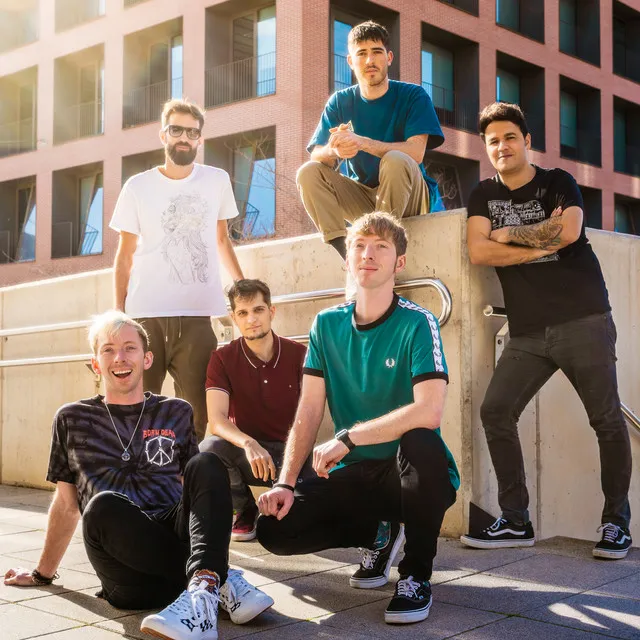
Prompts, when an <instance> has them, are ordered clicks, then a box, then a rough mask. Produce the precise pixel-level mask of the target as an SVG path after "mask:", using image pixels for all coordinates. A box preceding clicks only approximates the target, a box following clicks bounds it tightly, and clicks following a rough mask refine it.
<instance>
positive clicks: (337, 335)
mask: <svg viewBox="0 0 640 640" xmlns="http://www.w3.org/2000/svg"><path fill="white" fill-rule="evenodd" d="M347 248H348V251H347V266H348V268H349V270H350V271H351V274H352V275H353V277H354V279H355V280H356V282H357V287H358V293H357V299H356V301H355V302H348V303H345V304H342V305H339V306H337V307H333V308H331V309H327V310H325V311H322V312H321V313H320V314H319V315H318V316H317V317H316V319H315V322H314V325H313V327H312V329H311V335H310V338H309V349H308V353H307V359H306V362H305V368H304V377H303V385H302V395H301V399H300V405H299V407H298V411H297V414H296V418H295V421H294V425H293V428H292V430H291V432H290V434H289V438H288V440H287V446H286V450H285V458H284V463H283V468H282V472H281V473H280V477H279V481H278V483H276V484H275V485H274V488H273V489H271V490H270V491H269V492H267V493H265V494H263V495H262V496H261V497H260V499H259V505H258V506H259V509H260V512H261V514H263V515H262V516H261V517H260V518H258V526H257V529H258V531H257V533H258V540H259V541H260V542H261V543H262V544H263V545H264V546H265V547H266V548H267V549H268V550H270V551H271V552H273V553H275V554H279V555H290V554H303V553H313V552H317V551H320V550H323V549H329V548H336V547H361V548H362V549H363V555H362V562H361V564H360V567H359V568H358V570H357V571H356V572H355V573H354V574H353V576H352V577H351V579H350V584H351V586H352V587H356V588H362V589H367V588H374V587H379V586H381V585H384V584H385V583H386V582H387V581H388V578H389V572H390V568H391V565H392V563H393V560H394V558H395V556H396V555H397V553H398V551H399V549H400V547H401V545H402V542H403V541H404V537H405V535H406V544H405V549H404V551H405V554H404V558H403V560H402V561H401V562H400V566H399V572H400V580H399V581H398V583H397V584H396V590H395V594H394V596H393V598H392V600H391V602H390V604H389V606H388V607H387V610H386V612H385V621H386V622H390V623H404V622H417V621H419V620H424V619H425V618H426V617H427V616H428V615H429V608H430V606H431V585H430V583H429V580H430V578H431V572H432V568H433V560H434V557H435V555H436V547H437V541H438V534H439V532H440V526H441V524H442V519H443V517H444V514H445V511H446V510H447V509H448V508H449V506H451V505H452V504H453V502H454V501H455V497H456V490H457V488H458V486H459V477H458V471H457V469H456V465H455V462H454V460H453V458H452V456H451V454H450V452H449V450H448V449H447V447H446V446H445V444H444V442H443V441H442V439H441V437H440V433H439V426H440V420H441V416H442V411H443V406H444V401H445V394H446V386H447V381H448V375H447V366H446V362H445V359H444V355H443V353H442V344H441V340H440V331H439V327H438V322H437V320H436V318H435V317H434V316H433V315H432V314H431V313H429V312H428V311H426V310H425V309H422V308H421V307H419V306H418V305H416V304H414V303H412V302H409V301H408V300H405V299H403V298H400V297H398V296H397V295H395V294H394V291H393V286H394V279H395V275H396V273H398V272H400V271H402V269H403V268H404V266H405V253H406V248H407V238H406V234H405V231H404V229H403V228H402V227H401V226H400V224H399V223H398V222H397V221H396V220H395V219H394V218H393V217H391V216H390V215H388V214H386V213H371V214H367V215H365V216H363V217H362V218H360V219H358V220H357V221H356V222H355V223H354V225H353V226H352V227H350V229H349V235H348V236H347ZM325 399H327V400H328V403H329V409H330V411H331V417H332V419H333V422H334V424H335V438H333V439H332V440H330V441H329V442H326V443H324V444H322V445H320V446H318V447H316V448H315V450H313V466H314V469H315V471H316V473H317V475H318V477H317V478H313V479H306V480H304V481H303V482H300V483H297V484H296V478H297V477H298V472H299V471H300V469H301V468H302V465H303V463H304V461H305V460H306V458H307V456H308V455H309V453H310V452H311V451H312V449H313V446H314V443H315V440H316V436H317V434H318V429H319V426H320V423H321V420H322V417H323V413H324V404H325ZM294 485H295V489H294ZM400 523H403V524H400Z"/></svg>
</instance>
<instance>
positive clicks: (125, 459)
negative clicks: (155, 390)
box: [102, 396, 147, 462]
mask: <svg viewBox="0 0 640 640" xmlns="http://www.w3.org/2000/svg"><path fill="white" fill-rule="evenodd" d="M143 398H144V400H143V401H142V411H141V412H140V416H139V417H138V422H136V428H135V429H134V430H133V434H132V435H131V439H130V440H129V444H128V445H127V446H126V447H125V446H124V442H122V438H121V437H120V433H119V432H118V429H117V428H116V423H115V422H114V421H113V416H112V415H111V411H109V405H108V404H107V401H106V400H103V401H102V402H104V406H105V409H106V410H107V413H108V414H109V417H110V418H111V424H112V425H113V430H114V431H115V432H116V435H117V436H118V440H120V446H121V447H122V455H121V456H120V458H121V459H122V461H123V462H129V460H131V454H130V453H129V447H130V446H131V443H132V442H133V438H134V437H135V435H136V432H137V431H138V427H139V426H140V420H142V414H143V413H144V406H145V404H147V396H143Z"/></svg>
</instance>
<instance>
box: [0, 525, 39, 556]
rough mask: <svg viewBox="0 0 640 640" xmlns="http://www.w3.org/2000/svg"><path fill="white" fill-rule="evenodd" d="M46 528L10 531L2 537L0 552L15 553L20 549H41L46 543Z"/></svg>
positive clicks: (3, 553) (4, 553)
mask: <svg viewBox="0 0 640 640" xmlns="http://www.w3.org/2000/svg"><path fill="white" fill-rule="evenodd" d="M44 536H45V532H44V530H38V529H34V530H31V531H26V532H22V533H10V534H8V535H4V536H2V537H1V538H0V554H2V555H15V554H16V553H18V552H20V551H31V550H33V549H35V550H37V551H40V550H41V549H42V546H43V545H44Z"/></svg>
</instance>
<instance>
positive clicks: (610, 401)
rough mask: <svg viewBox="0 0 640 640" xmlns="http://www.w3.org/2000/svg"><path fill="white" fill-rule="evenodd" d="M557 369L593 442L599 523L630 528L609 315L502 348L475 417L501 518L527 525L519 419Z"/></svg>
mask: <svg viewBox="0 0 640 640" xmlns="http://www.w3.org/2000/svg"><path fill="white" fill-rule="evenodd" d="M558 369H560V370H561V371H562V372H563V373H564V374H565V375H566V376H567V378H568V379H569V381H570V382H571V384H572V385H573V387H574V389H575V390H576V391H577V392H578V395H579V396H580V399H581V400H582V404H583V405H584V408H585V409H586V412H587V415H588V416H589V423H590V424H591V426H592V428H593V430H594V431H595V432H596V436H597V438H598V445H599V447H600V466H601V482H602V492H603V493H604V498H605V502H604V510H603V512H602V522H612V523H614V524H617V525H619V526H623V527H628V526H629V520H630V518H631V511H630V508H629V499H628V493H629V485H630V482H631V446H630V443H629V432H628V429H627V425H626V424H625V421H624V416H623V415H622V411H621V409H620V398H619V397H618V383H617V377H616V327H615V324H614V323H613V318H612V317H611V313H604V314H597V315H592V316H588V317H586V318H581V319H579V320H572V321H570V322H565V323H563V324H558V325H554V326H552V327H546V329H544V330H543V331H539V332H537V333H533V334H530V335H524V336H517V337H514V338H511V340H510V341H509V343H508V344H507V346H506V348H505V350H504V352H503V354H502V357H501V358H500V360H499V362H498V365H497V366H496V370H495V372H494V374H493V377H492V378H491V382H490V383H489V388H488V389H487V393H486V395H485V398H484V402H483V404H482V408H481V410H480V414H481V418H482V424H483V426H484V429H485V434H486V437H487V443H488V445H489V451H490V453H491V459H492V461H493V466H494V468H495V471H496V476H497V479H498V491H499V494H498V499H499V503H500V508H501V509H502V516H503V517H504V518H507V519H508V520H511V521H512V522H515V523H517V524H522V523H524V522H528V521H529V512H528V506H529V494H528V492H527V486H526V483H525V473H524V463H523V460H522V449H521V448H520V440H519V439H518V419H519V418H520V414H521V413H522V411H523V410H524V408H525V406H526V405H527V404H528V403H529V401H530V400H531V399H532V398H533V396H534V395H535V394H536V393H537V392H538V391H539V390H540V388H541V387H542V386H543V385H544V383H545V382H546V381H547V380H548V379H549V378H550V377H551V376H552V374H553V373H555V372H556V371H557V370H558Z"/></svg>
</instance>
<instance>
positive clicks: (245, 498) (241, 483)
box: [200, 436, 316, 514]
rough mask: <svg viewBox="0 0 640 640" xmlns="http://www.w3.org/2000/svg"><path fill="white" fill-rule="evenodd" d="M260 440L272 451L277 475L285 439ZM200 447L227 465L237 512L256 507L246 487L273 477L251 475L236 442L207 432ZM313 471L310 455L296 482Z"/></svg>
mask: <svg viewBox="0 0 640 640" xmlns="http://www.w3.org/2000/svg"><path fill="white" fill-rule="evenodd" d="M259 444H260V446H261V447H263V448H264V449H266V450H267V451H268V452H269V454H270V455H271V458H272V460H273V464H274V465H275V467H276V478H277V477H278V474H279V473H280V469H281V468H282V458H283V456H284V447H285V443H284V442H272V441H264V440H260V441H259ZM200 451H209V452H211V453H215V454H216V455H217V456H218V457H219V458H220V460H222V462H223V463H224V465H225V467H227V471H228V472H229V482H230V483H231V499H232V501H233V508H234V509H235V511H236V513H238V514H240V513H244V512H246V511H251V510H253V511H257V506H256V501H255V499H254V497H253V494H252V493H251V489H249V487H270V486H271V485H272V484H273V482H274V481H272V480H267V481H264V480H262V479H260V478H256V477H255V476H254V475H253V471H251V465H250V464H249V461H248V460H247V456H246V455H245V452H244V449H242V448H241V447H236V445H234V444H232V443H231V442H229V441H227V440H225V439H224V438H219V437H218V436H209V437H207V438H205V439H204V440H203V441H202V442H201V443H200ZM315 475H316V473H315V471H314V470H313V468H312V466H311V459H310V458H309V459H308V460H307V461H306V462H305V464H304V466H303V467H302V471H301V472H300V475H299V477H298V482H300V481H301V480H303V479H305V478H311V477H315Z"/></svg>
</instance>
